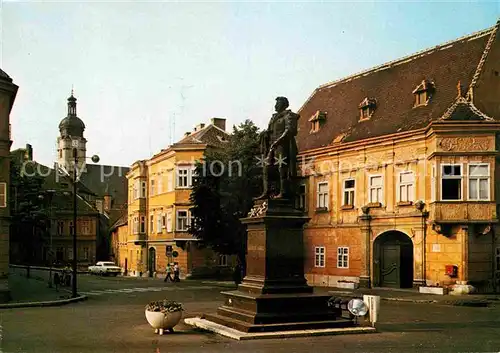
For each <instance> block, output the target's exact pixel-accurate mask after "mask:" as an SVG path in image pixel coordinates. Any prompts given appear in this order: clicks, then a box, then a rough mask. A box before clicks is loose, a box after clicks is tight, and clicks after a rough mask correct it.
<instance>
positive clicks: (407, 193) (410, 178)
mask: <svg viewBox="0 0 500 353" xmlns="http://www.w3.org/2000/svg"><path fill="white" fill-rule="evenodd" d="M398 184H399V186H398V193H399V200H398V201H400V202H410V201H411V202H413V201H415V174H414V173H413V172H412V171H404V172H401V173H399V176H398Z"/></svg>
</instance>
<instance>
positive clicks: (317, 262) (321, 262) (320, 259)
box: [314, 246, 325, 267]
mask: <svg viewBox="0 0 500 353" xmlns="http://www.w3.org/2000/svg"><path fill="white" fill-rule="evenodd" d="M314 267H325V247H324V246H316V247H315V248H314Z"/></svg>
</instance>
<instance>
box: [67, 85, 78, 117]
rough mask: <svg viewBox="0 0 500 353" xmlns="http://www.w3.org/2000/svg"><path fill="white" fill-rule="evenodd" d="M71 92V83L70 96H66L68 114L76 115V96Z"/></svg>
mask: <svg viewBox="0 0 500 353" xmlns="http://www.w3.org/2000/svg"><path fill="white" fill-rule="evenodd" d="M73 93H74V91H73V85H71V96H70V97H69V98H68V116H76V98H75V97H74V96H73Z"/></svg>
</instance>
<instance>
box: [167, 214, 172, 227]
mask: <svg viewBox="0 0 500 353" xmlns="http://www.w3.org/2000/svg"><path fill="white" fill-rule="evenodd" d="M171 231H172V212H167V232H171Z"/></svg>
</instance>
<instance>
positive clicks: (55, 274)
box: [54, 272, 61, 292]
mask: <svg viewBox="0 0 500 353" xmlns="http://www.w3.org/2000/svg"><path fill="white" fill-rule="evenodd" d="M60 283H61V279H60V278H59V274H58V273H57V272H56V273H54V286H56V291H57V292H59V284H60Z"/></svg>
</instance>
